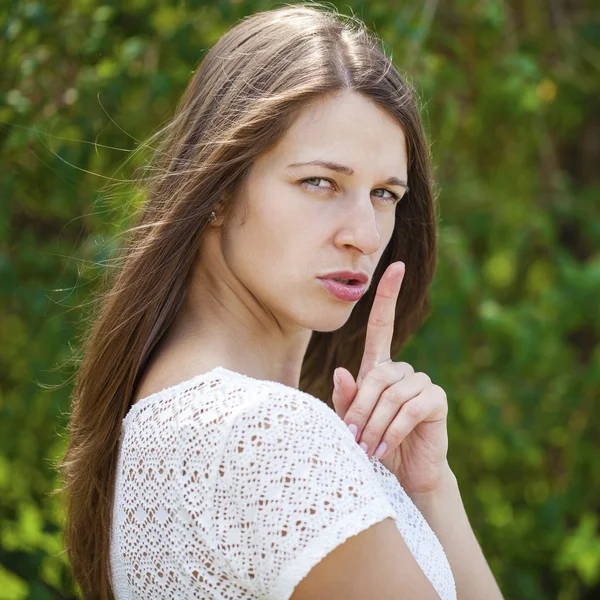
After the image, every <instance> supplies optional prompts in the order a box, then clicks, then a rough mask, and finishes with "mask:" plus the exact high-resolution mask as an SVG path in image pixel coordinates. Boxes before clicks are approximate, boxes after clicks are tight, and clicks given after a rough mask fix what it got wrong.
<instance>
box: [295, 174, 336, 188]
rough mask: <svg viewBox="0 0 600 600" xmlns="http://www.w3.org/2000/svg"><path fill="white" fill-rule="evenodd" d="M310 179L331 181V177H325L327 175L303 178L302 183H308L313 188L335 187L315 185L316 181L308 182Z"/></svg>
mask: <svg viewBox="0 0 600 600" xmlns="http://www.w3.org/2000/svg"><path fill="white" fill-rule="evenodd" d="M309 181H329V179H325V177H309V178H308V179H303V180H302V181H301V183H302V184H307V185H309V186H310V187H311V188H320V189H322V190H328V189H333V188H324V187H323V186H320V185H315V184H314V183H308V182H309ZM329 183H331V181H329Z"/></svg>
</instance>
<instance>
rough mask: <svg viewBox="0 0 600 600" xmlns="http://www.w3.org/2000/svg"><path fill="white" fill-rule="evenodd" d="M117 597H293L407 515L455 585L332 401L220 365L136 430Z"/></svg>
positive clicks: (147, 404) (438, 567)
mask: <svg viewBox="0 0 600 600" xmlns="http://www.w3.org/2000/svg"><path fill="white" fill-rule="evenodd" d="M119 443H120V447H119V459H118V468H117V475H116V489H115V498H114V512H113V522H112V531H111V535H112V537H111V548H110V561H111V576H112V585H113V590H114V593H115V597H116V598H117V599H118V600H124V599H128V598H144V599H147V598H211V599H219V600H240V599H242V598H264V599H276V600H284V599H287V598H289V597H290V596H291V595H292V592H293V590H294V588H295V587H296V585H297V584H298V583H299V582H300V581H301V580H302V579H303V578H304V577H305V576H306V575H307V574H308V572H309V571H310V570H311V569H312V567H314V566H315V565H316V564H317V563H318V562H320V561H321V560H322V559H323V557H325V556H326V555H327V554H328V553H329V552H331V551H332V550H333V549H334V548H335V547H336V546H338V545H340V544H341V543H343V542H344V541H345V540H346V539H348V538H349V537H350V536H353V535H356V534H357V533H359V532H361V531H363V530H364V529H367V528H368V527H370V526H371V525H373V524H375V523H377V522H379V521H382V520H383V519H385V518H387V517H392V518H393V519H395V522H396V525H397V527H398V530H399V531H400V533H401V534H402V536H403V538H404V540H405V541H406V543H407V545H408V547H409V548H410V550H411V552H412V554H413V555H414V557H415V559H416V561H417V562H418V564H419V565H420V567H421V568H422V570H423V572H424V573H425V575H427V577H428V578H429V580H430V581H431V583H432V585H433V587H434V588H435V589H436V591H437V592H438V594H439V595H440V597H441V598H442V600H455V599H456V590H455V585H454V578H453V576H452V571H451V570H450V565H449V563H448V560H447V558H446V555H445V553H444V551H443V549H442V546H441V545H440V543H439V541H438V539H437V537H436V536H435V534H434V532H433V531H432V529H431V528H430V527H429V525H428V524H427V522H426V521H425V519H424V518H423V516H422V515H421V513H420V512H419V510H418V509H417V507H416V506H415V505H414V504H413V502H412V501H411V500H410V498H409V497H408V496H407V494H406V493H405V492H404V490H403V489H402V487H401V486H400V484H399V483H398V481H397V479H396V478H395V477H394V475H393V474H392V473H390V472H389V471H388V470H387V469H386V468H385V467H384V466H383V465H382V464H381V463H380V462H379V460H378V459H377V458H375V457H372V458H368V456H367V455H366V454H365V453H364V452H363V450H362V449H361V448H359V446H358V445H357V444H356V442H355V441H354V437H353V436H352V434H351V432H350V431H349V430H348V428H347V427H346V425H345V423H344V422H343V421H342V419H341V418H340V417H339V416H338V415H337V414H336V413H335V411H333V410H332V409H331V408H330V407H329V406H327V405H326V404H325V403H323V402H322V401H321V400H319V399H318V398H315V397H314V396H311V395H310V394H307V393H305V392H302V391H300V390H297V389H295V388H292V387H289V386H286V385H284V384H281V383H279V382H274V381H262V380H257V379H253V378H251V377H248V376H246V375H242V374H240V373H236V372H234V371H230V370H228V369H225V368H223V367H216V368H215V369H213V370H212V371H210V372H208V373H203V374H202V375H198V376H197V377H194V378H193V379H190V380H187V381H184V382H181V383H180V384H178V385H175V386H173V387H170V388H167V389H164V390H162V391H161V392H157V393H155V394H152V395H151V396H148V397H147V398H144V399H143V400H140V401H138V402H137V403H136V404H134V405H133V406H132V407H131V409H130V411H129V412H128V414H127V416H126V417H125V419H124V420H123V426H122V432H121V438H120V442H119Z"/></svg>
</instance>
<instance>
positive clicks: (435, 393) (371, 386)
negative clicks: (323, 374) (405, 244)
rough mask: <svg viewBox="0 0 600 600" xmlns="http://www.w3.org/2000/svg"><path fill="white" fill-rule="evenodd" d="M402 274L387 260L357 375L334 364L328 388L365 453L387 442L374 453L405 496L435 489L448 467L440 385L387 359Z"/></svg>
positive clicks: (445, 405)
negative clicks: (334, 386)
mask: <svg viewBox="0 0 600 600" xmlns="http://www.w3.org/2000/svg"><path fill="white" fill-rule="evenodd" d="M404 273H405V266H404V264H403V263H392V264H391V265H390V266H389V267H388V268H387V270H386V271H385V273H384V274H383V277H382V278H381V280H380V282H379V285H378V287H377V294H376V296H375V300H374V301H373V307H372V308H371V314H370V316H369V323H368V325H367V336H366V341H365V350H364V353H363V358H362V362H361V366H360V370H359V373H358V377H357V379H356V382H355V381H354V377H353V376H352V374H351V373H350V372H349V371H348V370H347V369H344V368H341V367H340V368H338V369H336V372H335V374H336V375H337V376H338V377H339V389H338V390H336V391H334V392H333V405H334V408H335V410H336V412H337V414H338V415H339V416H340V417H341V418H342V419H343V420H344V422H345V423H346V424H347V425H348V426H350V425H352V424H354V425H355V426H356V428H357V431H356V435H355V438H356V441H357V442H362V443H364V444H366V450H365V451H366V452H367V455H368V456H369V457H371V456H373V455H374V454H375V452H376V449H377V448H378V446H379V444H380V443H383V444H385V445H386V448H385V449H384V451H383V454H382V455H381V456H378V458H379V460H380V461H381V463H382V464H383V465H384V466H385V467H386V468H387V469H388V470H389V471H391V472H392V473H393V474H394V475H395V476H396V477H397V479H398V481H399V482H400V485H401V486H402V487H403V488H404V491H405V492H406V493H407V494H409V495H410V494H411V493H412V494H421V493H429V492H434V491H435V490H437V489H438V488H440V487H441V485H442V483H443V482H444V480H445V477H446V476H447V474H448V472H449V471H450V467H449V465H448V460H447V453H448V433H447V426H446V418H447V415H448V402H447V400H446V394H445V392H444V390H443V389H442V388H441V387H440V386H438V385H434V384H433V383H432V382H431V379H429V377H428V376H427V375H425V373H415V371H414V369H413V368H412V367H411V366H410V365H409V364H408V363H405V362H393V361H392V360H391V358H390V347H391V343H392V335H393V333H394V317H395V307H396V300H397V298H398V294H399V292H400V287H401V286H402V280H403V279H404ZM334 379H335V378H334ZM350 430H351V431H352V428H351V429H350ZM353 433H354V432H353ZM363 449H365V448H364V446H363ZM376 456H377V455H376Z"/></svg>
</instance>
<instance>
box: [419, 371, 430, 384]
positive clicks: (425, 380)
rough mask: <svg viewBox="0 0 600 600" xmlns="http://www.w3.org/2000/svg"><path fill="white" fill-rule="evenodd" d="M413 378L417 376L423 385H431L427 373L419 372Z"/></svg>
mask: <svg viewBox="0 0 600 600" xmlns="http://www.w3.org/2000/svg"><path fill="white" fill-rule="evenodd" d="M415 376H418V377H419V379H420V380H421V381H422V382H423V383H424V384H425V385H431V383H432V382H431V377H429V375H427V373H422V372H421V371H419V372H418V373H415Z"/></svg>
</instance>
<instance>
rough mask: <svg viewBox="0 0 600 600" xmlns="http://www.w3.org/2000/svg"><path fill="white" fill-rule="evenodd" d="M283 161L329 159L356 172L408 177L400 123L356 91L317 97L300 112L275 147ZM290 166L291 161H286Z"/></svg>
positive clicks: (404, 143)
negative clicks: (372, 170) (348, 166)
mask: <svg viewBox="0 0 600 600" xmlns="http://www.w3.org/2000/svg"><path fill="white" fill-rule="evenodd" d="M274 150H275V152H274V154H276V157H277V158H276V160H278V161H281V162H284V161H289V162H294V161H297V162H300V161H305V160H306V161H308V160H312V159H314V158H317V156H316V154H318V155H319V156H318V158H325V159H328V160H333V161H336V162H339V163H341V164H347V165H350V166H352V167H353V168H354V170H355V172H359V171H361V170H362V171H365V170H367V169H375V170H377V171H384V172H385V173H386V174H387V173H388V172H389V174H394V175H398V176H406V169H407V165H406V159H407V154H406V139H405V135H404V131H403V129H402V127H401V126H400V124H399V123H398V122H397V121H396V120H395V119H394V118H393V117H392V116H391V115H390V114H389V113H388V112H387V111H385V110H384V109H382V108H381V107H379V106H377V105H376V104H374V103H373V102H372V101H371V100H369V99H367V98H365V97H364V96H362V95H360V94H358V93H356V92H344V93H343V94H339V95H336V96H330V97H327V98H322V99H319V100H317V101H315V102H312V103H311V104H309V105H307V106H306V108H304V110H302V111H301V112H300V113H299V115H298V117H297V118H296V120H295V121H294V122H293V124H292V125H291V127H290V128H289V129H288V131H287V132H286V133H285V134H284V136H283V138H282V139H281V140H280V142H279V144H278V145H277V147H276V148H275V149H274ZM286 164H287V163H286Z"/></svg>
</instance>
